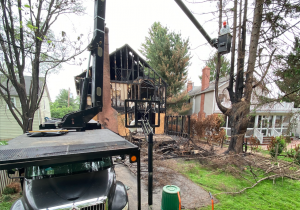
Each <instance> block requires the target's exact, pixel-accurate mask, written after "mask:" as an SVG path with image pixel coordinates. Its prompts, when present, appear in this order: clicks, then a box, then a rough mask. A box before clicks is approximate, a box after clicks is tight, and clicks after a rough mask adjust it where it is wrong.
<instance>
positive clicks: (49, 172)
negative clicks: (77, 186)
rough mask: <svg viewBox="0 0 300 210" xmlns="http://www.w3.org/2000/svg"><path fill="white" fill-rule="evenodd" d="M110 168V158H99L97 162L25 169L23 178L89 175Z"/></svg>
mask: <svg viewBox="0 0 300 210" xmlns="http://www.w3.org/2000/svg"><path fill="white" fill-rule="evenodd" d="M111 166H112V161H111V158H110V157H107V158H101V159H99V160H97V161H85V162H77V163H69V164H65V163H64V164H57V165H47V166H31V167H27V168H26V172H25V177H26V178H27V179H45V178H51V177H58V176H67V175H71V174H79V173H89V172H94V171H101V170H105V169H108V168H110V167H111Z"/></svg>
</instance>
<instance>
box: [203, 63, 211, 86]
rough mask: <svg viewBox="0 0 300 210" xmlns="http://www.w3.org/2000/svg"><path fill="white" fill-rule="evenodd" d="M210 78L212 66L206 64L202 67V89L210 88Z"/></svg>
mask: <svg viewBox="0 0 300 210" xmlns="http://www.w3.org/2000/svg"><path fill="white" fill-rule="evenodd" d="M209 78H210V68H209V67H208V66H205V68H204V69H202V81H201V83H202V84H201V85H202V86H201V90H205V89H206V88H208V86H209Z"/></svg>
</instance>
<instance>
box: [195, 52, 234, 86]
mask: <svg viewBox="0 0 300 210" xmlns="http://www.w3.org/2000/svg"><path fill="white" fill-rule="evenodd" d="M217 64H218V53H217V52H216V53H215V54H214V55H212V56H211V57H210V58H209V59H208V60H207V61H206V62H205V66H208V67H209V68H210V78H209V81H214V80H215V79H216V70H217ZM205 66H204V67H205ZM204 67H203V68H204ZM229 73H230V61H229V60H227V59H226V58H225V57H224V56H222V57H221V69H220V77H221V78H222V77H225V76H228V75H229ZM199 79H200V80H202V76H199Z"/></svg>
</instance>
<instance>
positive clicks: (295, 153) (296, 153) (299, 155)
mask: <svg viewBox="0 0 300 210" xmlns="http://www.w3.org/2000/svg"><path fill="white" fill-rule="evenodd" d="M286 155H287V157H289V158H292V159H294V161H295V163H297V164H299V165H300V146H299V145H298V146H296V147H295V149H290V150H288V151H287V152H286Z"/></svg>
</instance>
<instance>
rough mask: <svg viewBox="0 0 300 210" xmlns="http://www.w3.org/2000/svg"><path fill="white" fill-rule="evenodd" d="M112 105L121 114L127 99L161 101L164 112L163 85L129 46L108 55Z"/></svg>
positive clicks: (164, 92)
mask: <svg viewBox="0 0 300 210" xmlns="http://www.w3.org/2000/svg"><path fill="white" fill-rule="evenodd" d="M109 60H110V86H111V105H112V107H113V108H114V109H116V110H118V111H123V110H124V101H125V100H126V99H134V100H152V101H160V110H161V111H162V112H165V110H166V109H165V108H166V86H167V85H166V82H165V81H164V80H163V79H162V78H161V77H160V76H159V75H158V73H157V72H156V71H155V70H154V69H152V68H151V66H149V64H148V63H147V62H146V61H145V60H144V59H143V58H141V57H140V56H139V55H138V54H137V53H136V52H135V51H134V50H133V49H132V48H131V47H130V46H129V45H127V44H126V45H124V46H123V47H121V48H119V49H117V50H116V51H114V52H113V53H111V54H110V55H109Z"/></svg>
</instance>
